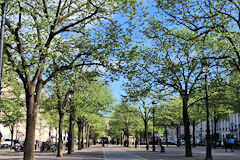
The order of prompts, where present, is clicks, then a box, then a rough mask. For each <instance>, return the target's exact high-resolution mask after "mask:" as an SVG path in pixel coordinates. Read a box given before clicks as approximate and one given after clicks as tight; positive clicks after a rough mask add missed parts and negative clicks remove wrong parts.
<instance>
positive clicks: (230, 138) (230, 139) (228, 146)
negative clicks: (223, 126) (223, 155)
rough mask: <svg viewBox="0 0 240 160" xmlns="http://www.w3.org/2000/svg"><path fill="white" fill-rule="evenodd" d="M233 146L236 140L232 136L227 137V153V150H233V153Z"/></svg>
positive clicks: (225, 144)
mask: <svg viewBox="0 0 240 160" xmlns="http://www.w3.org/2000/svg"><path fill="white" fill-rule="evenodd" d="M233 144H234V139H233V138H232V137H231V135H227V137H226V139H225V143H224V146H225V152H227V148H230V149H231V152H233Z"/></svg>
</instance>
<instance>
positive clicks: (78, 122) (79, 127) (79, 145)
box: [77, 120, 82, 150]
mask: <svg viewBox="0 0 240 160" xmlns="http://www.w3.org/2000/svg"><path fill="white" fill-rule="evenodd" d="M77 124H78V150H81V149H82V145H81V134H82V125H81V124H82V121H81V120H78V121H77Z"/></svg>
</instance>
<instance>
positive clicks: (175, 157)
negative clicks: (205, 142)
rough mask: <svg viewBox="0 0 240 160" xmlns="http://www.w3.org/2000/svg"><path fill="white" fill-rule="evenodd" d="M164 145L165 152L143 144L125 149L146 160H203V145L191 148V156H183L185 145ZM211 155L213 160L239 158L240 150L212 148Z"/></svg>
mask: <svg viewBox="0 0 240 160" xmlns="http://www.w3.org/2000/svg"><path fill="white" fill-rule="evenodd" d="M164 147H165V153H161V152H160V148H159V147H156V152H152V151H151V150H152V148H151V147H150V150H149V151H146V149H145V146H141V147H140V148H129V149H125V150H128V152H130V153H133V154H136V155H138V156H140V157H143V158H145V159H148V160H165V159H167V160H204V159H205V157H206V147H204V146H202V147H200V146H199V147H195V148H192V153H193V157H185V146H181V147H176V146H175V145H174V146H170V145H169V146H164ZM212 157H213V159H214V160H239V159H240V150H234V152H230V151H228V152H225V150H224V149H212Z"/></svg>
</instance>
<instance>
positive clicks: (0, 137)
mask: <svg viewBox="0 0 240 160" xmlns="http://www.w3.org/2000/svg"><path fill="white" fill-rule="evenodd" d="M2 137H3V135H2V132H1V131H0V146H1V145H2Z"/></svg>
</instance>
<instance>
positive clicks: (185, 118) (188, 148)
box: [182, 95, 192, 157]
mask: <svg viewBox="0 0 240 160" xmlns="http://www.w3.org/2000/svg"><path fill="white" fill-rule="evenodd" d="M182 99H183V124H184V134H185V139H184V140H185V157H192V146H191V142H190V138H191V137H190V129H189V126H190V121H189V116H188V108H187V107H188V96H186V95H182Z"/></svg>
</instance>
